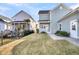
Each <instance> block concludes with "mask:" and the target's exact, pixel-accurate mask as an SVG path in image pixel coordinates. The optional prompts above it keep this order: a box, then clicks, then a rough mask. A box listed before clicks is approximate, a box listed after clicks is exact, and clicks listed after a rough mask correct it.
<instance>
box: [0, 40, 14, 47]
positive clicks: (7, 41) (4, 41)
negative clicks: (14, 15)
mask: <svg viewBox="0 0 79 59" xmlns="http://www.w3.org/2000/svg"><path fill="white" fill-rule="evenodd" d="M12 41H14V40H13V39H3V45H5V44H7V43H10V42H12ZM0 46H2V45H1V39H0Z"/></svg>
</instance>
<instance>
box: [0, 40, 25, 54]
mask: <svg viewBox="0 0 79 59" xmlns="http://www.w3.org/2000/svg"><path fill="white" fill-rule="evenodd" d="M24 40H25V39H24ZM24 40H23V39H19V40H15V41H13V42H11V43H8V44H6V45H3V46H1V47H0V54H1V55H10V54H12V53H11V51H12V49H13V48H14V47H15V46H16V45H18V44H19V43H21V42H23V41H24Z"/></svg>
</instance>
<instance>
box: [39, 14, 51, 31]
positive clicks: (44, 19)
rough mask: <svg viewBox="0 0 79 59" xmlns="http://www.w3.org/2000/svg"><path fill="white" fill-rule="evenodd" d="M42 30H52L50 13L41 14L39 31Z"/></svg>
mask: <svg viewBox="0 0 79 59" xmlns="http://www.w3.org/2000/svg"><path fill="white" fill-rule="evenodd" d="M43 27H45V28H43ZM42 31H45V32H49V31H50V13H48V14H39V32H42Z"/></svg>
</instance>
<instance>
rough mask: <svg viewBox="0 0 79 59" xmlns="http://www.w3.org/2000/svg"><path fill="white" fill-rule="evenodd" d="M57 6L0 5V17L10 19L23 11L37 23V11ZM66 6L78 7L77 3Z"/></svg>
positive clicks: (31, 4)
mask: <svg viewBox="0 0 79 59" xmlns="http://www.w3.org/2000/svg"><path fill="white" fill-rule="evenodd" d="M57 5H58V4H57V3H0V15H4V16H7V17H10V18H11V17H12V16H14V15H15V14H16V13H18V12H19V11H20V10H24V11H25V12H27V13H28V14H30V15H31V16H32V17H33V18H34V19H35V20H36V21H37V20H39V17H38V11H39V10H49V9H53V8H55V7H56V6H57ZM66 5H67V6H69V7H70V8H73V9H75V8H76V7H78V6H79V4H78V3H77V4H76V3H67V4H66Z"/></svg>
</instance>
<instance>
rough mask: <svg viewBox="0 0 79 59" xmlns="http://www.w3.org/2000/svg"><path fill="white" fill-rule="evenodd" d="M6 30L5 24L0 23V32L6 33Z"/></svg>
mask: <svg viewBox="0 0 79 59" xmlns="http://www.w3.org/2000/svg"><path fill="white" fill-rule="evenodd" d="M5 29H6V24H5V22H2V21H0V31H4V30H5Z"/></svg>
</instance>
